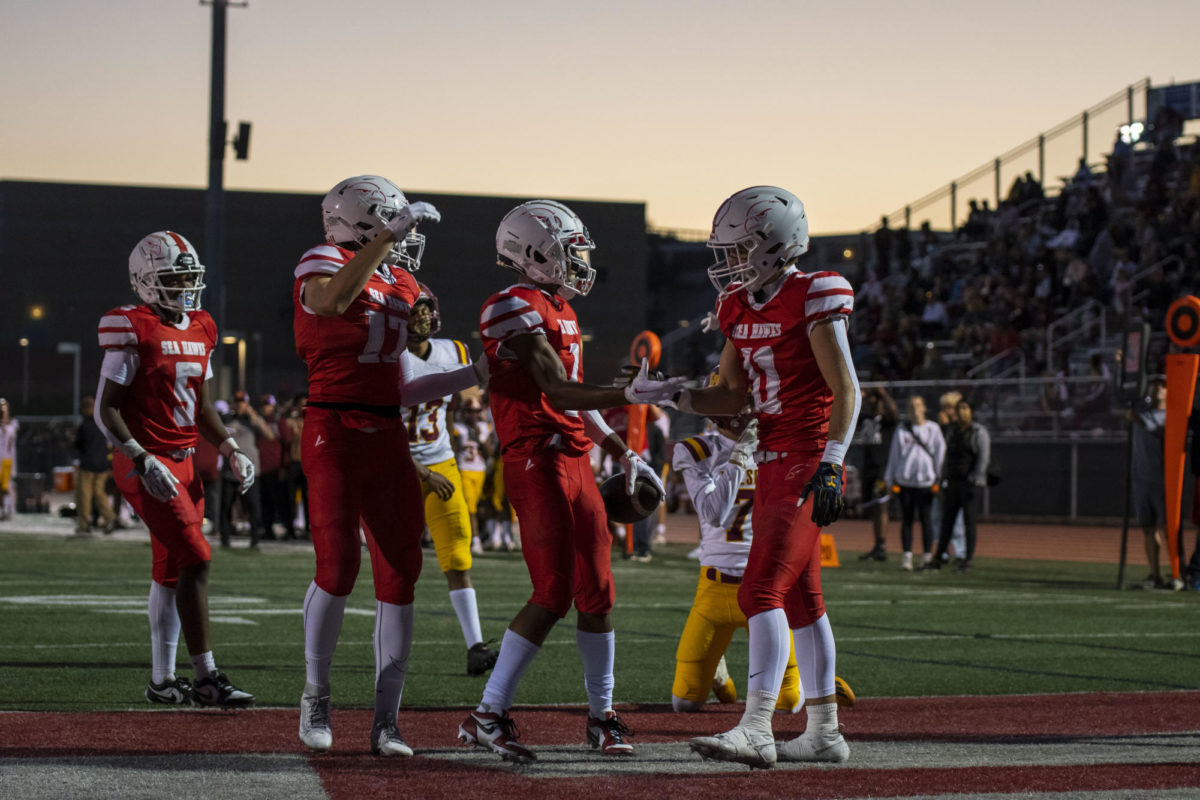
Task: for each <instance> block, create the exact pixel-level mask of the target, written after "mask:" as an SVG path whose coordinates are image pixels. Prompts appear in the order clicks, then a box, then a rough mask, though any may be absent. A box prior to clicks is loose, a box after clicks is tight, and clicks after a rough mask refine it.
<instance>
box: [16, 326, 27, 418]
mask: <svg viewBox="0 0 1200 800" xmlns="http://www.w3.org/2000/svg"><path fill="white" fill-rule="evenodd" d="M17 344H19V345H21V408H26V407H28V406H29V340H28V339H27V338H25V337H24V336H22V337H21V338H20V339H18V340H17Z"/></svg>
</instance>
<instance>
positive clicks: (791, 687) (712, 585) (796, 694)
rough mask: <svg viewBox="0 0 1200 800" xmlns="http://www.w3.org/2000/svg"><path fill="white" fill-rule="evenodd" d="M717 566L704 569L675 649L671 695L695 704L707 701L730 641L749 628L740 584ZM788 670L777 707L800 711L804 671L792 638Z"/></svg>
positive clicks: (778, 708) (701, 569) (789, 643)
mask: <svg viewBox="0 0 1200 800" xmlns="http://www.w3.org/2000/svg"><path fill="white" fill-rule="evenodd" d="M734 580H736V579H735V578H731V577H730V576H726V575H722V574H721V573H720V572H719V571H718V570H716V569H714V568H713V567H701V568H700V581H699V584H698V585H697V586H696V599H695V600H693V601H692V610H691V612H690V613H689V614H688V618H687V622H686V623H684V626H683V635H682V636H681V637H680V639H679V647H678V648H677V649H676V651H675V682H674V683H673V684H672V686H671V694H673V695H674V696H675V697H679V698H682V699H684V700H690V701H692V702H694V703H703V702H704V701H705V700H707V699H708V693H709V692H710V691H712V681H713V674H714V673H715V672H716V669H717V662H718V661H720V660H721V656H723V655H725V650H726V648H728V647H729V640H730V639H731V638H732V637H733V632H734V631H735V630H737V629H738V628H746V627H747V624H746V615H745V614H743V613H742V610H741V608H739V607H738V599H737V593H738V583H734V582H732V581H734ZM788 639H789V642H788V645H789V652H788V663H787V670H786V671H785V672H784V673H783V683H782V685H781V686H780V687H779V700H778V701H777V702H776V703H775V708H776V710H782V711H794V710H798V709H799V707H800V703H801V698H800V673H799V671H798V670H797V669H796V646H795V644H794V643H793V642H792V641H790V640H791V637H790V636H789V637H788Z"/></svg>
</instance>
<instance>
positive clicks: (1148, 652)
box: [0, 534, 1200, 710]
mask: <svg viewBox="0 0 1200 800" xmlns="http://www.w3.org/2000/svg"><path fill="white" fill-rule="evenodd" d="M686 550H687V548H686V547H684V546H682V545H679V546H668V547H666V548H662V549H661V550H660V552H658V553H657V554H656V555H655V558H654V561H653V562H651V563H649V564H638V563H630V562H624V561H621V560H619V559H618V560H617V561H616V562H615V563H614V572H615V573H616V580H617V607H616V610H615V612H614V620H615V623H616V629H617V660H616V700H617V701H618V702H639V703H669V702H670V691H671V677H672V672H673V670H674V655H675V645H676V643H677V642H678V636H679V631H680V630H681V629H682V627H683V622H684V619H685V618H686V616H687V612H688V608H689V606H690V603H691V599H692V595H693V593H694V591H695V585H696V576H697V564H696V562H694V561H688V560H687V559H686V558H685V556H684V553H685V552H686ZM0 554H2V555H0V710H56V709H61V710H80V709H95V710H101V709H121V708H129V707H136V708H145V707H146V704H145V702H144V700H143V699H142V691H143V689H144V685H145V682H146V680H147V679H148V677H149V670H150V666H149V663H150V662H149V659H150V653H149V627H148V624H147V621H146V613H145V601H146V593H147V589H148V587H149V583H150V577H149V574H150V569H149V566H150V546H149V544H148V543H133V542H122V541H111V540H104V539H102V538H95V539H90V540H77V539H68V538H63V537H52V536H33V535H15V534H7V535H0ZM842 560H843V564H844V566H843V567H841V568H838V569H826V570H825V571H824V574H823V582H824V587H825V598H826V603H827V606H828V609H829V616H830V620H831V621H832V623H833V628H834V632H835V635H836V637H837V640H838V662H837V672H838V674H839V675H841V676H842V677H844V678H845V679H846V680H847V681H849V682H850V684H851V685H852V686H853V687H854V689H855V691H856V692H857V693H858V695H859V696H860V697H862V698H866V697H881V696H906V695H947V694H1008V693H1026V692H1032V693H1038V692H1077V691H1137V690H1163V689H1182V688H1187V689H1196V688H1200V627H1198V626H1197V625H1196V620H1197V619H1198V617H1197V612H1198V611H1200V592H1194V591H1188V592H1179V593H1170V592H1138V591H1124V592H1118V591H1116V590H1115V589H1114V588H1113V587H1114V585H1115V579H1116V569H1115V567H1114V566H1108V565H1097V564H1079V563H1066V562H1038V561H1015V560H987V559H983V560H979V561H978V562H977V564H976V566H975V569H974V571H973V572H972V573H971V574H969V575H966V576H963V575H957V574H954V573H952V572H948V571H945V570H943V571H942V572H936V573H906V572H902V571H901V570H899V569H898V567H897V565H896V564H895V563H888V564H877V563H875V562H865V563H864V562H860V561H859V560H858V559H857V558H854V554H853V553H845V552H844V553H842ZM312 574H313V557H312V553H311V551H310V550H307V549H304V548H300V547H297V548H295V549H284V550H283V552H280V551H279V550H278V549H277V550H276V551H275V552H271V553H259V552H251V551H248V550H245V549H234V550H226V551H222V550H214V555H213V568H212V577H211V580H210V600H211V613H212V616H213V623H212V631H213V640H214V653H215V656H216V660H217V664H218V666H219V667H220V668H221V669H222V670H224V671H226V672H227V673H228V674H229V675H230V677H231V678H232V679H233V680H234V682H235V683H236V684H238V685H239V686H241V687H242V688H245V689H247V690H248V691H251V692H253V693H254V694H256V695H257V697H258V701H259V704H260V705H266V706H291V705H295V704H296V702H297V700H298V698H299V694H300V690H301V688H302V687H303V684H304V639H303V627H302V623H301V617H300V613H299V610H300V607H301V604H302V602H303V598H304V593H305V590H306V589H307V587H308V584H309V582H310V580H311V579H312ZM472 575H473V579H474V583H475V586H476V590H477V592H478V599H479V608H480V616H481V618H482V624H483V631H484V636H485V638H497V639H498V638H499V637H500V636H501V635H502V634H503V631H504V628H505V626H506V625H507V623H508V621H509V619H510V618H511V617H512V615H513V614H514V613H515V612H516V611H517V610H518V609H519V608H520V607H521V605H522V604H523V603H524V601H525V599H526V598H527V597H528V594H529V580H528V576H527V574H526V570H525V564H524V561H523V560H522V559H521V558H520V555H519V554H515V553H514V554H492V553H488V554H485V555H483V556H480V557H477V558H476V561H475V567H474V569H473V570H472ZM374 607H375V601H374V596H373V594H372V592H371V584H370V571H369V566H368V559H367V556H366V554H365V553H364V556H363V568H362V572H361V574H360V578H359V584H358V586H357V587H356V588H355V591H354V593H353V595H351V598H350V602H349V606H348V613H347V616H346V621H345V625H344V627H343V630H342V637H341V642H340V645H339V648H338V652H337V655H336V657H335V659H334V663H333V689H334V701H335V703H336V704H338V705H339V706H368V705H369V704H370V702H371V699H372V696H373V691H372V682H373V676H374V664H373V655H372V647H371V633H372V630H373V614H374ZM574 641H575V637H574V626H573V617H571V616H569V617H568V618H567V620H565V621H564V622H563V623H561V624H560V625H559V626H558V627H557V628H556V629H555V630H554V631H553V632H552V633H551V635H550V637H549V638H548V639H547V641H546V645H545V646H544V647H543V650H542V652H541V653H540V655H539V656H538V658H537V659H536V661H535V662H534V664H533V666H532V667H531V668H530V670H529V672H528V673H526V676H525V679H524V681H523V682H522V685H521V689H520V691H519V692H518V694H517V702H518V704H521V703H583V702H585V696H584V691H583V679H582V674H581V668H580V663H579V656H578V654H577V653H576V650H575V646H574ZM465 660H466V656H465V645H464V643H463V641H462V636H461V633H460V631H459V627H458V622H457V620H456V618H455V616H454V612H453V610H452V608H451V606H450V600H449V597H448V596H447V592H446V583H445V580H444V579H443V578H442V576H441V575H440V573H439V572H438V569H437V562H436V560H435V559H434V558H433V555H432V553H431V552H427V553H426V562H425V571H424V573H423V576H422V579H421V581H420V583H419V585H418V589H417V599H416V632H415V641H414V647H413V655H412V661H411V667H410V670H409V677H408V684H407V688H406V689H405V693H404V703H405V705H408V706H467V705H473V704H475V703H476V702H478V700H479V696H480V692H481V691H482V688H483V683H484V680H485V679H484V678H471V677H468V676H467V675H466V674H465ZM179 661H180V668H179V672H180V674H181V675H190V674H191V669H190V665H189V664H188V661H187V650H186V647H185V646H184V645H183V643H182V642H181V643H180V652H179ZM728 661H729V666H730V671H731V673H732V674H733V676H734V679H735V680H736V681H737V683H738V685H739V688H742V687H744V683H745V678H744V676H745V674H746V639H745V635H744V634H738V635H736V636H735V637H734V640H733V644H732V645H731V646H730V649H729V655H728Z"/></svg>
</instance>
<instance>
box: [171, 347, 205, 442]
mask: <svg viewBox="0 0 1200 800" xmlns="http://www.w3.org/2000/svg"><path fill="white" fill-rule="evenodd" d="M192 378H200V379H201V380H203V378H204V365H203V364H197V363H196V362H195V361H177V362H175V399H176V400H178V401H179V405H177V406H176V407H175V424H176V425H178V426H179V427H181V428H191V427H193V426H194V425H195V424H196V390H195V389H193V388H192V387H191V386H189V385H188V381H189V380H191V379H192Z"/></svg>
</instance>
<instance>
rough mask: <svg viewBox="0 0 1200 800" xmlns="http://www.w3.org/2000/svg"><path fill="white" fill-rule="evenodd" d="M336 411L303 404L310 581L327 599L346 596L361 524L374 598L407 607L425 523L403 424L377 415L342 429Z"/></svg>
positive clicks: (355, 564) (357, 559)
mask: <svg viewBox="0 0 1200 800" xmlns="http://www.w3.org/2000/svg"><path fill="white" fill-rule="evenodd" d="M341 417H342V415H341V412H338V411H330V410H328V409H324V408H314V407H313V406H309V407H308V408H306V409H305V411H304V432H303V433H302V434H301V437H300V460H301V463H302V464H303V466H304V476H305V477H306V478H307V479H308V510H309V515H310V525H309V527H310V529H311V531H312V540H313V550H314V551H315V552H316V556H317V576H316V582H317V586H319V587H321V588H322V589H323V590H325V591H326V592H329V593H330V594H331V595H334V596H335V597H344V596H346V595H348V594H350V590H351V589H353V588H354V581H355V579H356V578H357V577H358V568H359V564H360V561H361V554H360V546H359V537H358V529H359V524H360V523H361V524H362V527H363V529H364V530H365V531H366V536H367V550H368V551H369V552H370V554H371V572H372V574H373V575H374V578H375V598H376V599H377V600H381V601H383V602H385V603H393V604H395V605H408V604H409V603H411V602H412V601H413V588H414V587H415V586H416V583H417V577H418V576H419V575H420V574H421V533H422V531H424V529H425V502H424V498H423V497H422V495H421V481H420V479H419V478H418V477H417V468H416V466H415V465H414V464H413V461H412V458H411V457H410V456H409V454H408V429H407V428H405V427H404V425H403V423H402V422H401V421H400V420H399V419H380V420H379V421H378V424H377V426H376V429H375V430H374V431H372V432H367V431H364V430H361V429H357V428H351V427H347V426H346V425H344V424H343V422H342V419H341Z"/></svg>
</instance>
